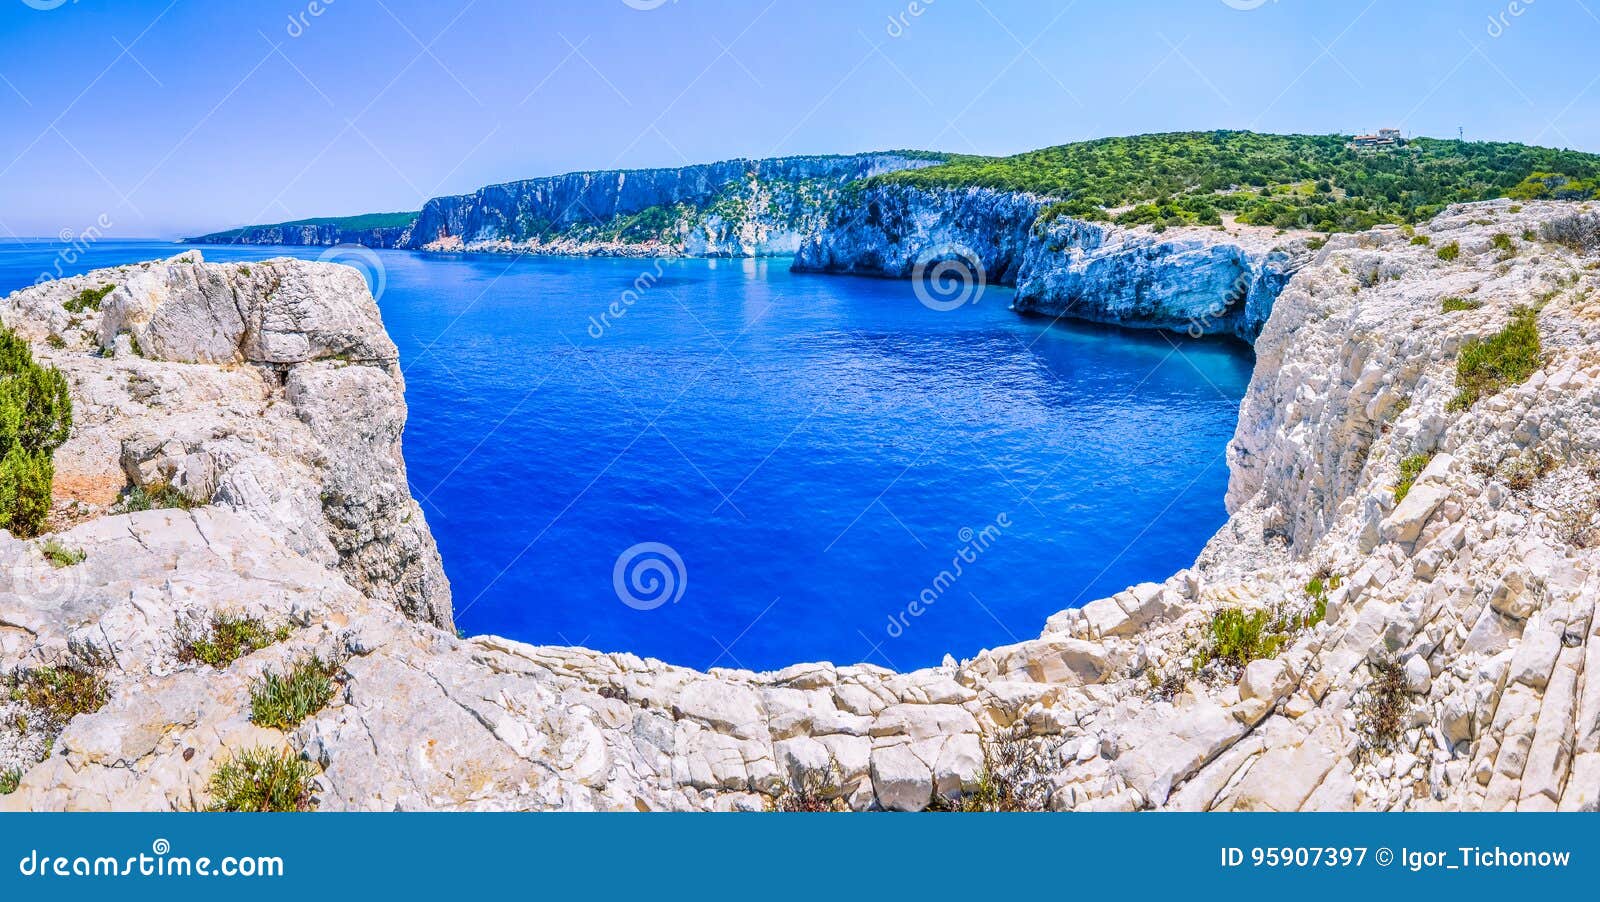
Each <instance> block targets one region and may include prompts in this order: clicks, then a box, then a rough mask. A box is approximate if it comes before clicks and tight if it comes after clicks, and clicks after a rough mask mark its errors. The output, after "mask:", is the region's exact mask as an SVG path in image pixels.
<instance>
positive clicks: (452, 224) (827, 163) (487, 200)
mask: <svg viewBox="0 0 1600 902" xmlns="http://www.w3.org/2000/svg"><path fill="white" fill-rule="evenodd" d="M938 159H939V158H938V157H935V156H932V155H911V154H903V153H868V154H856V155H854V156H803V157H777V158H773V159H764V160H725V161H723V162H720V163H706V164H701V165H696V166H684V167H679V168H671V169H633V170H607V171H599V172H571V173H567V174H565V175H557V176H549V177H546V178H536V179H526V180H524V181H519V182H508V183H506V184H503V185H490V186H489V187H487V188H481V189H479V190H478V191H476V192H473V193H472V194H465V195H460V196H456V197H436V198H434V199H433V200H430V201H428V203H427V204H426V205H424V206H423V208H422V213H421V214H420V215H419V216H418V218H417V222H416V225H415V227H414V228H413V229H412V232H411V236H410V238H409V240H408V241H407V243H406V245H405V246H407V247H412V248H421V249H425V250H471V251H505V252H518V253H555V254H595V255H617V256H636V257H645V256H648V257H657V256H690V257H751V256H768V255H773V254H789V253H793V252H794V250H795V248H796V247H797V246H798V245H799V243H800V239H801V236H803V235H805V234H807V233H809V232H811V231H813V230H814V229H816V228H817V227H818V226H819V225H820V224H821V222H822V218H823V216H824V215H825V213H826V212H827V210H828V209H829V208H830V207H831V206H832V205H833V203H834V202H835V200H836V199H837V197H838V195H839V193H840V191H841V190H842V189H843V188H844V186H845V185H847V184H849V183H851V182H854V181H857V180H859V179H864V178H869V177H871V176H874V175H880V174H883V173H886V172H895V171H898V170H901V169H907V168H916V167H919V166H930V165H933V164H934V163H936V162H938Z"/></svg>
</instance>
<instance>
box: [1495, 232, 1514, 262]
mask: <svg viewBox="0 0 1600 902" xmlns="http://www.w3.org/2000/svg"><path fill="white" fill-rule="evenodd" d="M1489 245H1490V246H1491V247H1493V248H1494V249H1495V250H1497V251H1499V252H1500V259H1502V260H1509V259H1511V258H1512V257H1515V256H1516V255H1517V245H1516V242H1514V241H1512V240H1511V236H1510V235H1507V234H1506V233H1505V232H1496V233H1494V237H1493V238H1490V239H1489Z"/></svg>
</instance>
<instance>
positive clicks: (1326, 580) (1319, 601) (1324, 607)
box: [1301, 573, 1344, 629]
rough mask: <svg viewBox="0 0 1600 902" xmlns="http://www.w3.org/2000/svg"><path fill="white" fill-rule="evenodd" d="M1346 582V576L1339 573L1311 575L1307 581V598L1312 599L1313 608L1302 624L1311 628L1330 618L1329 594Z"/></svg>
mask: <svg viewBox="0 0 1600 902" xmlns="http://www.w3.org/2000/svg"><path fill="white" fill-rule="evenodd" d="M1343 583H1344V577H1342V576H1340V575H1338V574H1337V573H1319V574H1317V575H1316V576H1313V577H1311V580H1310V582H1307V583H1306V598H1308V599H1310V601H1311V610H1310V611H1309V612H1307V614H1306V615H1305V617H1304V619H1303V620H1302V623H1301V625H1302V626H1303V627H1304V628H1306V629H1310V628H1311V627H1313V626H1316V625H1317V624H1319V623H1321V622H1322V621H1324V620H1326V619H1327V618H1328V594H1329V593H1330V592H1332V591H1333V590H1334V589H1337V588H1339V586H1340V585H1341V584H1343Z"/></svg>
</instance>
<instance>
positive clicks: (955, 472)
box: [0, 241, 1252, 669]
mask: <svg viewBox="0 0 1600 902" xmlns="http://www.w3.org/2000/svg"><path fill="white" fill-rule="evenodd" d="M61 250H62V247H61V246H60V245H55V244H50V243H46V242H43V241H35V242H29V243H16V242H9V243H4V244H0V292H9V291H11V290H13V289H16V288H20V287H23V286H25V285H28V284H31V283H32V282H33V281H34V280H35V279H36V278H37V277H38V275H39V274H40V273H41V272H44V271H51V270H53V269H54V268H55V267H56V266H57V264H58V259H59V257H58V255H59V253H60V251H61ZM178 250H180V248H178V247H175V246H173V245H170V244H161V243H139V242H109V241H108V242H102V243H100V244H98V245H96V246H95V247H93V248H92V249H91V250H90V251H89V252H88V253H87V254H86V255H85V256H83V257H82V258H81V259H79V260H76V261H74V262H73V263H70V264H62V269H63V270H64V271H66V272H68V273H75V272H83V271H87V270H88V269H92V268H95V267H100V266H108V265H113V264H117V263H127V262H133V261H138V260H146V259H152V258H155V257H162V256H169V255H171V254H173V253H176V252H177V251H178ZM203 253H204V254H205V256H206V258H207V259H209V260H214V261H216V260H257V259H264V258H267V257H274V256H283V255H285V254H286V253H287V254H289V255H292V256H299V257H307V258H316V257H319V256H333V257H335V258H336V259H339V260H341V262H347V263H350V264H352V265H355V266H357V268H360V269H362V270H363V271H364V272H366V274H367V276H368V280H369V282H370V283H371V284H373V285H374V287H375V289H378V290H379V292H380V299H379V305H380V306H381V308H382V310H383V316H384V320H385V322H386V323H387V325H388V328H389V332H390V334H391V335H392V336H393V337H394V340H395V342H396V343H397V344H398V345H399V347H400V356H401V363H402V366H403V367H404V370H405V376H406V382H407V398H408V400H409V403H410V408H411V420H410V424H409V426H408V428H407V430H406V436H405V452H406V461H407V463H408V465H409V468H410V478H411V487H412V491H413V493H414V494H415V495H416V496H417V498H418V499H419V500H420V501H421V502H422V505H423V508H424V510H425V511H426V514H427V517H428V522H429V524H430V525H431V526H432V528H433V531H434V534H435V536H437V538H438V542H439V547H440V550H441V552H442V553H443V556H444V563H445V569H446V571H448V573H449V576H450V580H451V584H452V586H453V588H454V592H455V606H456V616H457V619H458V621H459V623H460V625H461V627H462V628H463V629H465V630H466V631H467V632H469V633H479V632H492V633H497V634H500V635H505V636H509V637H512V638H515V639H521V640H525V641H528V642H536V643H560V644H580V645H587V646H590V647H593V648H598V649H602V650H606V651H632V652H636V653H638V654H640V655H645V656H651V657H659V658H662V659H665V660H667V661H670V662H672V663H676V664H683V665H688V666H693V667H707V666H713V665H716V666H723V667H736V666H743V667H749V668H754V669H767V668H775V667H780V666H783V665H785V664H789V663H794V662H797V661H803V660H831V661H834V662H836V663H840V664H844V663H852V662H857V661H871V662H873V663H876V664H881V665H885V666H892V667H896V668H911V667H918V666H925V665H930V664H935V663H938V661H939V660H940V659H941V657H942V656H943V655H944V654H945V653H946V652H950V653H953V654H954V655H955V656H956V657H958V658H959V657H963V656H970V655H972V654H973V653H975V652H977V651H978V650H979V649H981V648H985V647H993V646H996V645H1001V644H1004V643H1008V642H1012V641H1016V640H1019V639H1025V638H1031V637H1033V636H1036V635H1037V634H1038V632H1039V629H1040V627H1041V626H1042V625H1043V623H1044V620H1045V618H1046V617H1047V616H1048V615H1050V614H1052V613H1054V612H1056V611H1058V610H1060V609H1062V608H1065V607H1069V606H1072V605H1075V604H1082V603H1083V602H1085V601H1089V600H1092V599H1094V598H1098V597H1101V596H1103V595H1107V594H1110V593H1112V592H1115V591H1117V590H1119V589H1121V588H1123V587H1124V586H1126V585H1129V584H1131V583H1135V582H1140V581H1143V580H1148V579H1162V578H1164V577H1165V576H1167V575H1169V574H1170V573H1171V572H1172V571H1174V570H1176V569H1178V568H1180V567H1183V566H1186V565H1188V564H1189V563H1190V562H1191V561H1192V559H1193V557H1194V555H1195V554H1196V553H1197V552H1198V551H1199V549H1200V547H1201V546H1202V545H1203V544H1204V542H1205V540H1206V538H1208V537H1209V536H1210V534H1211V533H1212V532H1213V531H1214V530H1215V529H1216V528H1217V527H1218V526H1220V525H1221V523H1222V522H1223V519H1224V512H1223V506H1222V497H1223V492H1224V489H1225V488H1226V485H1227V467H1226V464H1225V462H1224V459H1223V448H1224V445H1225V444H1226V442H1227V440H1228V438H1229V437H1230V435H1231V434H1232V432H1233V428H1234V424H1235V421H1236V418H1237V414H1238V405H1239V400H1240V398H1241V396H1242V395H1243V392H1244V388H1245V385H1246V383H1247V382H1248V379H1249V373H1250V367H1251V365H1252V360H1251V357H1250V354H1249V351H1248V350H1247V349H1246V348H1244V347H1243V346H1242V345H1238V344H1234V343H1229V342H1225V341H1216V340H1204V341H1191V340H1189V339H1187V338H1183V337H1179V336H1167V335H1159V334H1153V333H1140V332H1130V331H1123V330H1116V329H1106V328H1100V327H1091V326H1084V325H1079V324H1072V323H1066V322H1062V323H1057V324H1054V325H1050V324H1048V323H1047V322H1045V321H1042V320H1031V319H1023V318H1021V317H1018V316H1017V315H1015V314H1013V313H1011V312H1010V311H1009V310H1007V309H1006V307H1007V305H1008V303H1009V301H1010V296H1009V295H1010V292H1009V291H1008V290H1006V289H999V288H989V289H987V290H986V291H984V292H983V293H982V294H981V295H980V296H979V297H978V300H977V302H976V303H970V304H967V305H964V306H961V307H959V308H957V309H955V310H950V311H936V310H932V309H929V308H928V307H926V306H924V305H923V304H921V303H919V302H918V300H917V298H916V296H915V295H914V294H913V291H912V287H911V286H910V285H909V284H908V283H903V282H894V281H878V280H870V279H858V278H846V277H835V276H817V275H793V274H790V273H789V272H788V261H787V260H770V261H727V260H721V261H717V260H694V261H661V262H659V263H658V262H656V261H638V260H606V259H568V258H520V259H513V258H509V257H499V256H488V255H484V256H477V255H463V256H422V255H417V254H412V253H408V252H400V251H378V252H367V251H359V252H347V251H344V250H340V251H336V252H333V253H332V254H328V253H326V252H324V251H323V250H321V249H306V250H296V249H285V248H261V247H228V248H220V247H208V248H204V249H203ZM641 276H642V277H643V278H641ZM629 292H631V293H629ZM613 305H615V307H616V309H620V310H622V311H623V313H622V315H621V316H614V315H612V314H611V313H610V311H609V309H608V308H612V307H613Z"/></svg>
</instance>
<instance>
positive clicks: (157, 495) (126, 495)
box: [117, 482, 199, 514]
mask: <svg viewBox="0 0 1600 902" xmlns="http://www.w3.org/2000/svg"><path fill="white" fill-rule="evenodd" d="M198 506H199V505H197V504H196V503H195V502H194V501H193V500H191V499H190V498H189V496H188V495H185V494H184V493H182V492H180V491H178V490H177V489H175V488H173V487H172V486H171V485H168V484H167V483H165V482H155V483H151V484H150V485H147V486H140V485H136V486H132V487H130V488H129V489H128V490H127V491H125V492H123V493H122V501H121V502H120V503H119V504H118V505H117V508H118V510H120V511H122V512H123V513H127V514H131V513H133V512H135V511H148V510H168V509H175V510H190V509H191V508H195V507H198Z"/></svg>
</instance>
